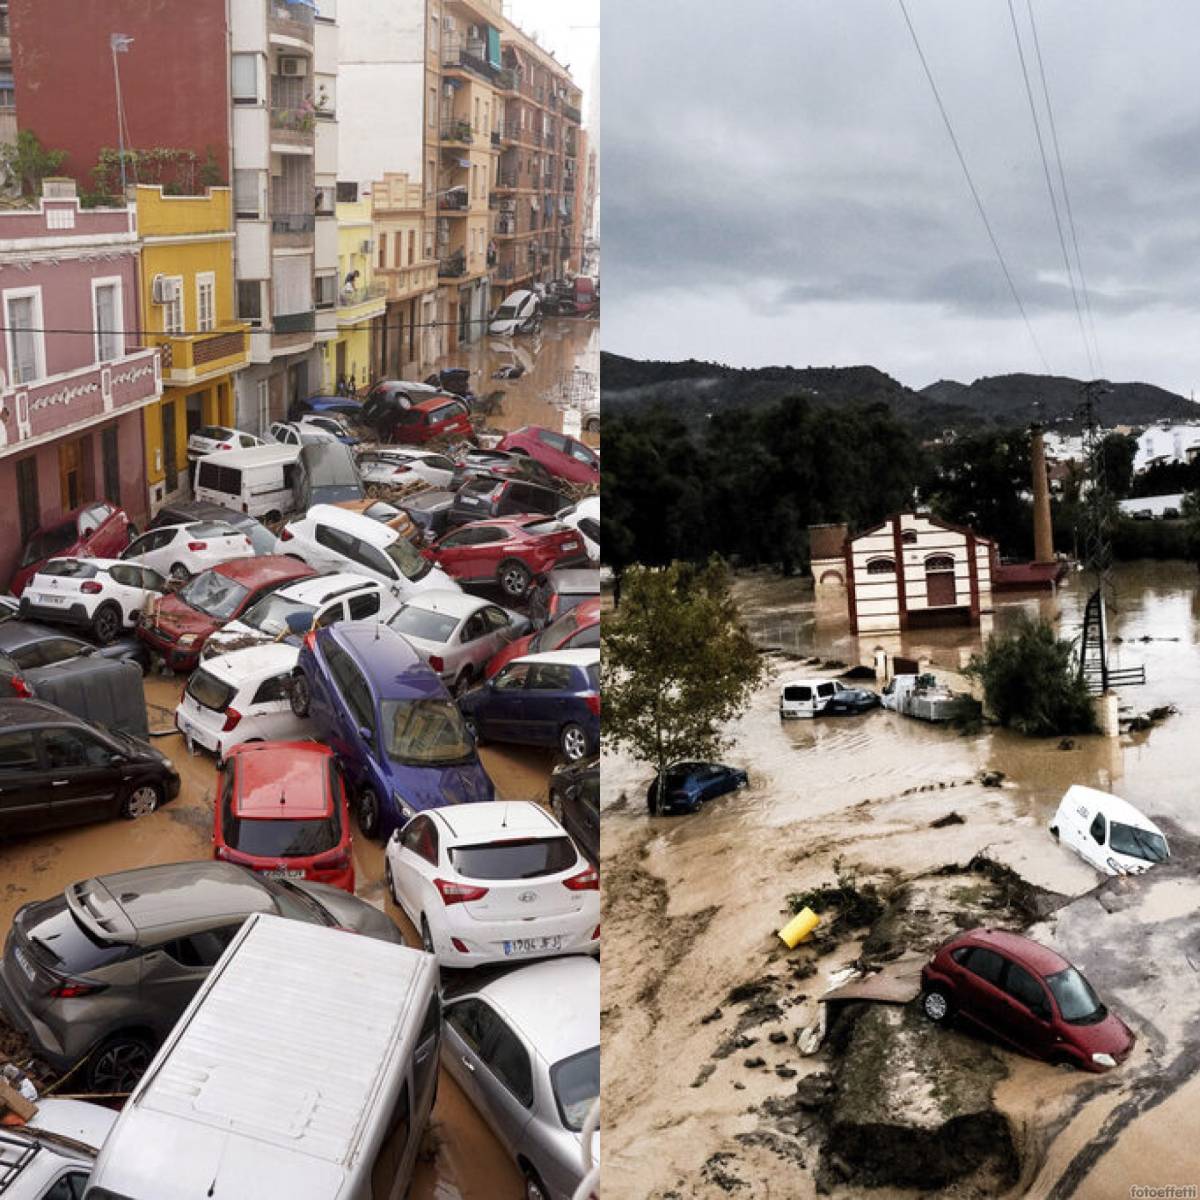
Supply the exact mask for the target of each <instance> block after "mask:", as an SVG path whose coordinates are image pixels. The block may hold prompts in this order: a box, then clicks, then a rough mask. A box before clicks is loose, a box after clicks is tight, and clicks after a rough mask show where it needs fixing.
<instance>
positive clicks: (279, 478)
mask: <svg viewBox="0 0 1200 1200" xmlns="http://www.w3.org/2000/svg"><path fill="white" fill-rule="evenodd" d="M299 457H300V447H299V446H276V445H270V446H251V447H250V449H248V450H226V451H224V452H222V453H220V454H206V455H205V456H204V457H203V458H202V459H200V460H199V462H197V464H196V487H195V492H196V499H197V500H207V501H209V502H210V503H212V504H220V505H222V506H223V507H225V508H231V509H233V511H234V512H242V513H248V514H249V515H250V516H252V517H258V518H260V519H263V520H267V521H277V520H279V518H280V517H282V516H283V515H284V513H287V512H291V511H292V508H293V507H294V504H295V500H294V495H295V485H296V460H297V459H298V458H299Z"/></svg>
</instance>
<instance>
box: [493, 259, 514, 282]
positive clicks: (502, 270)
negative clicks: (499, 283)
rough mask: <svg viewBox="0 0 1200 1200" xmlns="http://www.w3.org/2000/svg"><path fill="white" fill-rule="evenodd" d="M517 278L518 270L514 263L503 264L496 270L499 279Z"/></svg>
mask: <svg viewBox="0 0 1200 1200" xmlns="http://www.w3.org/2000/svg"><path fill="white" fill-rule="evenodd" d="M516 276H517V268H516V266H515V265H514V264H513V263H510V262H502V263H501V264H500V265H499V266H498V267H497V268H496V278H497V279H515V278H516Z"/></svg>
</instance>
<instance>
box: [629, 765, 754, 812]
mask: <svg viewBox="0 0 1200 1200" xmlns="http://www.w3.org/2000/svg"><path fill="white" fill-rule="evenodd" d="M749 782H750V777H749V775H747V774H746V772H745V771H742V770H739V769H738V768H737V767H727V766H725V764H724V763H707V762H679V763H675V764H674V765H672V766H670V767H668V768H667V770H666V772H665V774H664V776H663V777H662V779H661V780H660V779H658V778H656V779H655V780H654V782H653V783H652V784H651V785H650V787H649V790H648V791H647V792H646V807H647V808H648V809H649V810H650V814H651V816H653V815H655V814H656V813H657V814H661V813H680V812H696V811H697V810H698V809H699V807H700V805H702V804H703V803H704V802H705V801H706V800H713V799H715V798H716V797H717V796H723V795H725V793H726V792H734V791H737V789H738V788H744V787H745V786H746V785H747V784H748V783H749Z"/></svg>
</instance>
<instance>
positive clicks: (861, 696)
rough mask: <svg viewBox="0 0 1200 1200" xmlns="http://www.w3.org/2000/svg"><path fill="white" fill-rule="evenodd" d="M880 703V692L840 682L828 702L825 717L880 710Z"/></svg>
mask: <svg viewBox="0 0 1200 1200" xmlns="http://www.w3.org/2000/svg"><path fill="white" fill-rule="evenodd" d="M879 703H880V702H879V693H878V692H874V691H872V690H871V689H870V688H861V687H852V686H851V685H849V684H845V683H841V682H839V683H837V684H836V685H835V686H834V689H833V695H832V696H830V697H829V700H828V701H827V702H826V705H825V715H826V716H827V717H837V716H846V715H848V714H855V713H864V712H870V711H871V709H873V708H878V707H879Z"/></svg>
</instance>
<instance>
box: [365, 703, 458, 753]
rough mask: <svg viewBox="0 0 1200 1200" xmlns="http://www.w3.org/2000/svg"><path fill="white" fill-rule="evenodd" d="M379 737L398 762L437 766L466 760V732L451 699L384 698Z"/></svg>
mask: <svg viewBox="0 0 1200 1200" xmlns="http://www.w3.org/2000/svg"><path fill="white" fill-rule="evenodd" d="M382 708H383V737H384V743H385V747H386V749H387V755H388V757H389V758H390V759H392V760H394V761H395V762H399V763H410V764H412V765H413V766H421V767H439V766H449V765H450V764H451V763H462V762H469V761H470V759H471V758H472V756H473V755H474V748H473V747H472V745H471V737H470V734H468V733H467V727H466V726H465V725H464V724H463V719H462V716H461V715H460V713H459V711H458V709H457V708H456V707H455V705H454V702H453V701H451V700H385V701H384V702H383V704H382Z"/></svg>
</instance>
